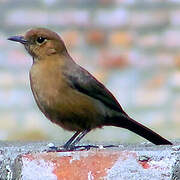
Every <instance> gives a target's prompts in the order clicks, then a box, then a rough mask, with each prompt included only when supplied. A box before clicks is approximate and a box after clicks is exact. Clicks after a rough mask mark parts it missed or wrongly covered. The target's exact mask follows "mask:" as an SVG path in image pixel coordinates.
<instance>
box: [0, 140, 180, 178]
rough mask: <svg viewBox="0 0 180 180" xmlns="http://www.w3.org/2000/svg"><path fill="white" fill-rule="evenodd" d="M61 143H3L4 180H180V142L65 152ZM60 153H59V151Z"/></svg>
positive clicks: (1, 168) (0, 173) (0, 157)
mask: <svg viewBox="0 0 180 180" xmlns="http://www.w3.org/2000/svg"><path fill="white" fill-rule="evenodd" d="M61 145H62V144H60V143H59V142H0V179H2V180H11V179H13V180H19V179H23V180H31V179H32V180H41V179H42V180H43V179H48V180H49V179H50V180H55V179H67V180H68V179H75V180H76V179H80V180H81V179H82V180H84V179H88V180H96V179H110V180H111V179H112V180H116V179H117V180H121V179H123V180H124V179H143V180H144V179H145V180H146V179H148V180H149V179H151V180H156V179H157V180H161V179H162V180H168V179H176V180H178V179H180V141H177V142H174V145H173V146H155V145H153V144H151V143H144V144H143V143H142V144H131V145H128V144H121V145H117V146H116V147H106V148H104V147H103V145H99V146H97V147H96V148H90V149H89V150H85V149H84V148H83V147H82V148H79V149H78V150H77V151H69V152H64V151H62V150H59V148H57V147H60V146H61ZM57 149H58V150H57Z"/></svg>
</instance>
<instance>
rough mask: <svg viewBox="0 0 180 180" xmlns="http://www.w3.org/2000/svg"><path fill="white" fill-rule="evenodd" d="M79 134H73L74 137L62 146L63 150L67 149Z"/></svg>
mask: <svg viewBox="0 0 180 180" xmlns="http://www.w3.org/2000/svg"><path fill="white" fill-rule="evenodd" d="M79 134H80V132H79V131H77V132H76V133H74V135H73V136H72V137H71V138H70V139H69V140H68V141H67V142H66V144H65V145H64V146H63V147H64V148H65V149H68V147H69V145H70V144H71V143H72V142H73V141H74V139H75V138H76V137H77V136H78V135H79Z"/></svg>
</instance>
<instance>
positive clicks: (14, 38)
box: [8, 36, 28, 44]
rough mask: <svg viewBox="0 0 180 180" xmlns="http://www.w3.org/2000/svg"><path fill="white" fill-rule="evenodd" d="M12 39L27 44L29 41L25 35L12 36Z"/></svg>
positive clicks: (10, 38)
mask: <svg viewBox="0 0 180 180" xmlns="http://www.w3.org/2000/svg"><path fill="white" fill-rule="evenodd" d="M8 40H10V41H16V42H20V43H21V44H27V43H28V41H27V40H26V39H25V38H24V36H11V37H9V38H8Z"/></svg>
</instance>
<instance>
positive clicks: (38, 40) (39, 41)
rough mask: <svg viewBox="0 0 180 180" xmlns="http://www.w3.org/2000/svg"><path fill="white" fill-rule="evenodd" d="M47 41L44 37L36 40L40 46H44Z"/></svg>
mask: <svg viewBox="0 0 180 180" xmlns="http://www.w3.org/2000/svg"><path fill="white" fill-rule="evenodd" d="M45 40H46V38H44V37H38V38H37V39H36V41H37V43H38V44H42V43H43V42H44V41H45Z"/></svg>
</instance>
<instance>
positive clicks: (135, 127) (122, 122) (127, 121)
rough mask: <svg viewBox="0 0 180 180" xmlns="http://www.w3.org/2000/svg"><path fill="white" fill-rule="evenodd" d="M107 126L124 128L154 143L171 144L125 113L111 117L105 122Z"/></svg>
mask: <svg viewBox="0 0 180 180" xmlns="http://www.w3.org/2000/svg"><path fill="white" fill-rule="evenodd" d="M106 125H107V126H116V127H122V128H126V129H128V130H130V131H132V132H134V133H136V134H138V135H139V136H141V137H143V138H145V139H147V140H149V141H150V142H152V143H154V144H156V145H172V143H171V142H170V141H168V140H166V139H165V138H163V137H161V136H160V135H159V134H157V133H155V132H154V131H152V130H151V129H149V128H147V127H145V126H143V125H142V124H140V123H138V122H137V121H135V120H134V119H132V118H130V117H129V116H128V115H126V114H120V117H119V116H118V117H116V118H114V117H113V118H112V119H110V120H108V121H107V122H106Z"/></svg>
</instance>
